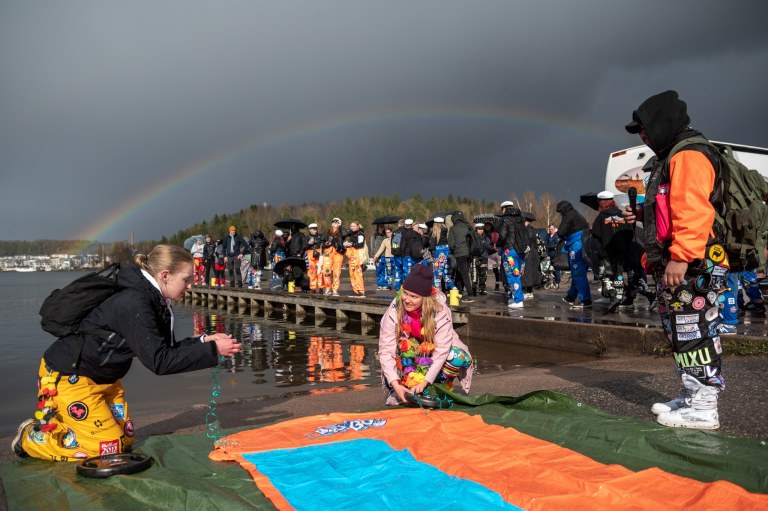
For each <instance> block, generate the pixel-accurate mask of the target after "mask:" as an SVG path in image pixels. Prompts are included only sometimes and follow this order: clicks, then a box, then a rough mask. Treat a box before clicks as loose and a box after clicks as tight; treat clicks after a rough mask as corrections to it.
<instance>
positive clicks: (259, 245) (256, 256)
mask: <svg viewBox="0 0 768 511" xmlns="http://www.w3.org/2000/svg"><path fill="white" fill-rule="evenodd" d="M249 243H250V246H251V266H253V267H254V268H256V269H262V268H264V267H265V266H266V265H267V248H268V247H269V242H268V241H267V238H265V237H264V233H263V232H261V231H260V230H258V229H257V230H255V231H253V234H251V239H250V241H249Z"/></svg>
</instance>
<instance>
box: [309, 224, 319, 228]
mask: <svg viewBox="0 0 768 511" xmlns="http://www.w3.org/2000/svg"><path fill="white" fill-rule="evenodd" d="M307 228H308V229H317V224H309V225H308V226H307Z"/></svg>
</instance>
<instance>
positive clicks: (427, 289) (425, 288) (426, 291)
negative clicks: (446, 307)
mask: <svg viewBox="0 0 768 511" xmlns="http://www.w3.org/2000/svg"><path fill="white" fill-rule="evenodd" d="M433 277H434V275H432V270H430V269H429V267H427V266H425V265H423V264H415V265H413V267H412V268H411V272H410V273H409V274H408V276H407V277H406V278H405V282H403V289H406V290H408V291H410V292H411V293H416V294H417V295H420V296H430V295H432V279H433Z"/></svg>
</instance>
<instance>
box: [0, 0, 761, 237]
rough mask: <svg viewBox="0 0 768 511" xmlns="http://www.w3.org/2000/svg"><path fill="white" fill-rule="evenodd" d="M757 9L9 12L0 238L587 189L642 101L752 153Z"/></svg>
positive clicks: (442, 2)
mask: <svg viewBox="0 0 768 511" xmlns="http://www.w3.org/2000/svg"><path fill="white" fill-rule="evenodd" d="M767 19H768V2H766V1H764V0H756V1H753V2H747V1H731V2H715V1H702V0H694V1H688V0H685V1H682V0H678V1H669V0H645V1H643V2H630V1H619V0H603V1H595V0H579V1H571V0H561V1H547V0H531V1H512V0H509V1H480V0H476V1H449V0H434V1H418V0H412V1H395V0H389V1H384V0H380V1H376V2H373V1H362V0H348V1H339V0H322V1H321V0H307V1H303V2H300V1H284V0H273V1H271V2H262V1H256V0H248V1H246V0H239V1H231V0H217V1H210V0H204V1H195V0H166V1H162V0H151V1H141V0H132V1H103V0H94V1H78V0H72V1H67V2H62V1H60V0H57V1H43V0H35V1H30V0H4V1H3V2H2V3H0V239H4V240H12V239H29V240H33V239H42V238H52V239H73V238H79V237H83V236H88V237H90V238H97V239H99V240H101V241H115V240H121V239H128V238H129V237H130V232H131V230H133V231H134V232H135V236H136V239H137V240H146V239H159V238H160V237H161V236H163V235H171V234H174V233H175V232H177V231H178V230H179V229H181V228H184V227H188V226H189V225H191V224H193V223H195V222H199V221H202V220H205V219H210V218H211V217H212V216H213V214H214V213H231V212H236V211H238V210H239V209H241V208H245V207H247V206H249V205H250V204H254V203H259V204H260V203H263V202H267V203H270V204H281V203H283V202H288V203H292V204H300V203H303V202H314V201H317V202H324V201H328V200H335V199H342V198H345V197H359V196H370V195H391V194H395V193H397V194H398V195H399V196H400V197H401V198H407V197H410V196H412V195H414V194H416V193H419V194H421V195H422V196H424V197H431V196H437V197H444V196H446V195H447V194H449V193H453V194H454V195H460V196H466V197H475V198H482V199H488V200H493V201H499V202H500V201H502V200H505V199H507V198H509V196H510V195H512V194H518V195H522V194H523V193H524V192H525V191H526V190H533V191H534V192H536V193H542V192H545V191H549V192H551V193H552V194H553V195H555V196H556V197H557V198H559V199H568V200H572V201H578V195H579V194H581V193H584V192H588V191H599V190H601V189H602V188H603V185H604V172H605V165H606V162H607V159H608V155H609V153H610V152H612V151H615V150H617V149H621V148H624V147H629V146H634V145H638V144H639V143H640V142H639V140H638V138H637V137H636V136H632V135H629V134H627V133H626V132H625V131H624V130H623V126H624V125H625V124H626V123H627V122H628V121H629V120H630V118H631V112H632V110H633V109H634V108H636V107H637V106H638V105H639V104H640V103H641V102H642V101H643V100H644V99H645V98H647V97H648V96H650V95H652V94H655V93H658V92H661V91H664V90H667V89H676V90H678V91H679V93H680V96H681V98H682V99H684V100H685V101H686V102H687V103H688V108H689V113H690V116H691V119H692V124H693V126H694V127H696V128H698V129H700V130H701V131H703V132H704V133H705V134H706V135H707V136H709V137H710V138H712V139H715V140H723V141H729V142H734V143H741V144H747V145H756V146H768V120H767V117H768V28H766V20H767Z"/></svg>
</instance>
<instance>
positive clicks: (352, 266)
mask: <svg viewBox="0 0 768 511" xmlns="http://www.w3.org/2000/svg"><path fill="white" fill-rule="evenodd" d="M347 260H348V262H349V281H350V283H351V284H352V291H353V292H355V293H359V294H365V285H364V284H363V266H362V264H361V262H360V251H359V249H357V248H354V247H347Z"/></svg>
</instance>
